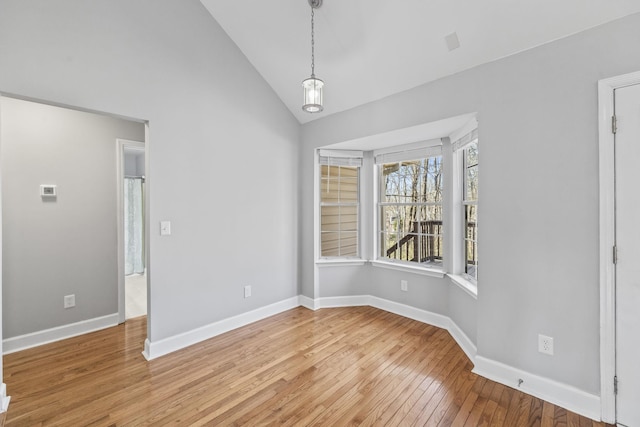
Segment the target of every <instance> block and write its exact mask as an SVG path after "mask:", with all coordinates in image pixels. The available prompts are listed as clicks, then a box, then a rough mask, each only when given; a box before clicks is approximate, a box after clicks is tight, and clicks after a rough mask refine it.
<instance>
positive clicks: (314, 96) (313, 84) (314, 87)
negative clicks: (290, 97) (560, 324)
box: [302, 76, 324, 113]
mask: <svg viewBox="0 0 640 427" xmlns="http://www.w3.org/2000/svg"><path fill="white" fill-rule="evenodd" d="M323 86H324V82H323V81H322V80H320V79H317V78H316V77H315V76H311V77H310V78H308V79H306V80H305V81H303V82H302V90H303V92H304V104H303V105H302V109H303V110H304V111H306V112H307V113H319V112H320V111H322V109H323V107H322V87H323Z"/></svg>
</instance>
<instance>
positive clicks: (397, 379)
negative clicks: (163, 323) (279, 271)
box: [4, 307, 604, 427]
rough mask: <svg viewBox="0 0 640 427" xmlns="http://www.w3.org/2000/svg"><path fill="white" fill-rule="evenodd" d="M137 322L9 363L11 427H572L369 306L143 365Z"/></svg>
mask: <svg viewBox="0 0 640 427" xmlns="http://www.w3.org/2000/svg"><path fill="white" fill-rule="evenodd" d="M145 335H146V320H145V317H142V318H136V319H132V320H130V321H127V323H125V324H124V325H120V326H117V327H114V328H110V329H106V330H103V331H99V332H94V333H91V334H87V335H84V336H81V337H76V338H71V339H68V340H65V341H61V342H58V343H53V344H48V345H45V346H41V347H39V348H35V349H30V350H25V351H22V352H19V353H14V354H10V355H7V356H6V357H5V358H4V362H5V370H4V375H5V378H4V380H5V382H6V383H7V388H8V392H9V394H10V395H11V396H12V398H11V405H10V407H9V411H8V413H7V420H6V422H7V424H6V425H7V426H39V425H47V426H49V425H52V426H53V425H55V426H125V425H126V426H139V425H158V426H162V425H168V424H171V425H180V426H192V425H193V426H197V425H211V426H227V425H246V426H257V425H288V426H311V425H317V426H342V425H389V426H400V425H402V426H405V425H406V426H409V425H426V426H436V425H440V426H450V425H451V426H480V425H482V426H505V427H514V426H575V427H586V426H589V427H596V426H603V425H604V424H601V423H596V422H592V421H591V420H589V419H586V418H584V417H580V416H578V415H576V414H574V413H571V412H568V411H566V410H564V409H562V408H559V407H556V406H554V405H551V404H549V403H547V402H544V401H542V400H540V399H536V398H534V397H531V396H529V395H526V394H524V393H521V392H519V391H517V390H513V389H511V388H508V387H505V386H502V385H500V384H497V383H494V382H492V381H489V380H486V379H484V378H482V377H479V376H477V375H475V374H473V373H471V368H472V365H471V363H470V361H469V360H468V359H467V358H466V356H465V355H464V353H463V352H462V351H461V350H460V348H459V347H458V346H457V345H456V343H455V342H454V340H453V339H452V338H451V336H450V335H449V334H448V333H447V332H446V331H445V330H442V329H438V328H436V327H433V326H429V325H425V324H422V323H419V322H416V321H413V320H410V319H406V318H403V317H400V316H397V315H394V314H391V313H387V312H385V311H381V310H378V309H375V308H372V307H354V308H334V309H322V310H318V311H316V312H313V311H310V310H307V309H305V308H297V309H293V310H289V311H287V312H284V313H281V314H279V315H276V316H273V317H270V318H268V319H265V320H263V321H260V322H256V323H253V324H251V325H249V326H246V327H243V328H240V329H237V330H235V331H232V332H229V333H226V334H224V335H220V336H218V337H216V338H213V339H210V340H208V341H205V342H203V343H200V344H197V345H194V346H192V347H189V348H187V349H184V350H181V351H179V352H176V353H173V354H170V355H167V356H164V357H161V358H159V359H156V360H153V361H150V362H146V361H145V360H144V358H143V357H142V355H141V353H140V351H141V349H142V343H143V340H144V338H145Z"/></svg>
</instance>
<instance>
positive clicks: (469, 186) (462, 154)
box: [453, 130, 478, 283]
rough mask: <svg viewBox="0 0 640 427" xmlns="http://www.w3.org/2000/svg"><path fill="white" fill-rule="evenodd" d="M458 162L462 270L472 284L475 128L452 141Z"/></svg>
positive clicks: (475, 256)
mask: <svg viewBox="0 0 640 427" xmlns="http://www.w3.org/2000/svg"><path fill="white" fill-rule="evenodd" d="M453 149H454V151H457V158H458V161H459V162H460V173H461V177H460V180H461V182H462V188H461V190H462V191H461V193H462V194H461V195H460V196H459V197H460V199H461V201H462V203H461V208H462V219H463V224H462V227H463V230H462V273H463V275H464V276H465V277H466V278H467V279H470V280H471V281H473V282H474V283H475V282H476V281H477V279H478V136H477V131H476V130H473V131H472V132H471V133H469V134H467V135H465V136H463V137H462V138H460V139H459V140H457V141H456V142H454V143H453Z"/></svg>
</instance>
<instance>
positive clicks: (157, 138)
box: [0, 0, 300, 342]
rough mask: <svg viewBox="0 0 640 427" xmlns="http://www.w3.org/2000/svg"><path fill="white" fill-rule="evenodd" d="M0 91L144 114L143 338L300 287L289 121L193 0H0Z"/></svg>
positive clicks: (292, 124) (295, 140)
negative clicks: (146, 235) (166, 232)
mask: <svg viewBox="0 0 640 427" xmlns="http://www.w3.org/2000/svg"><path fill="white" fill-rule="evenodd" d="M0 91H4V92H7V93H15V94H20V95H23V96H28V97H32V98H36V99H44V100H50V101H54V102H57V103H62V104H66V105H74V106H78V107H82V108H87V109H91V110H95V111H104V112H107V113H113V114H118V115H122V116H125V117H134V118H139V119H144V120H148V121H149V144H148V147H147V150H148V151H147V162H148V163H147V166H148V169H147V175H148V177H149V179H148V181H147V190H148V194H149V197H150V205H149V213H150V230H151V232H150V247H149V255H150V264H149V278H150V282H151V283H150V288H151V289H150V295H149V298H150V305H149V329H150V335H149V339H150V340H151V342H154V341H158V340H160V339H162V338H166V337H169V336H173V335H175V334H179V333H182V332H185V331H189V330H192V329H194V328H197V327H200V326H203V325H206V324H209V323H212V322H215V321H217V320H220V319H223V318H227V317H230V316H233V315H236V314H240V313H244V312H247V311H249V310H252V309H255V308H258V307H262V306H265V305H267V304H270V303H273V302H276V301H281V300H283V299H285V298H289V297H293V296H295V295H297V294H298V285H297V275H298V269H297V266H298V257H297V253H298V234H297V232H296V231H297V228H298V224H297V218H298V209H297V205H298V201H297V194H298V182H297V177H298V175H297V174H298V170H297V162H296V160H297V158H298V145H299V131H300V129H299V125H298V123H297V121H296V120H295V119H294V118H293V116H292V115H291V113H290V112H289V111H288V110H287V108H286V107H285V106H284V104H283V103H282V102H281V101H280V100H279V98H278V97H277V96H276V95H275V93H274V92H273V91H272V89H271V88H270V87H269V85H268V84H266V82H265V81H264V80H263V79H262V77H261V76H260V75H259V74H258V73H257V72H256V70H255V69H254V68H253V67H252V66H251V64H250V63H249V62H248V61H247V59H246V58H245V57H244V55H243V54H242V53H241V52H240V51H239V49H238V48H237V47H236V46H235V44H234V43H233V42H232V41H231V40H230V39H229V37H228V36H227V35H226V34H225V33H224V31H223V30H222V28H221V27H220V26H219V25H218V24H217V23H216V22H215V21H214V20H213V18H212V17H211V15H210V14H209V13H208V12H207V10H206V9H205V8H204V7H203V6H202V4H201V3H200V2H199V1H197V0H179V1H178V0H141V1H135V2H130V1H116V2H114V1H112V0H95V1H91V2H87V1H84V0H59V1H56V2H51V1H47V0H34V1H29V2H24V1H21V0H2V1H1V2H0ZM161 220H169V221H171V222H172V227H171V228H172V235H171V236H163V237H160V235H159V222H160V221H161ZM244 285H252V286H253V295H252V297H251V298H247V299H245V298H244V295H243V286H244ZM5 305H6V304H5Z"/></svg>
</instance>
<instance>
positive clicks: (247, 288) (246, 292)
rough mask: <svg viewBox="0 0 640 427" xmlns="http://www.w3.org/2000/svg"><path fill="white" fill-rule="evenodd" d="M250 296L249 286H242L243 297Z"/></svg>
mask: <svg viewBox="0 0 640 427" xmlns="http://www.w3.org/2000/svg"><path fill="white" fill-rule="evenodd" d="M250 296H251V286H245V287H244V297H245V298H249V297H250Z"/></svg>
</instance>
